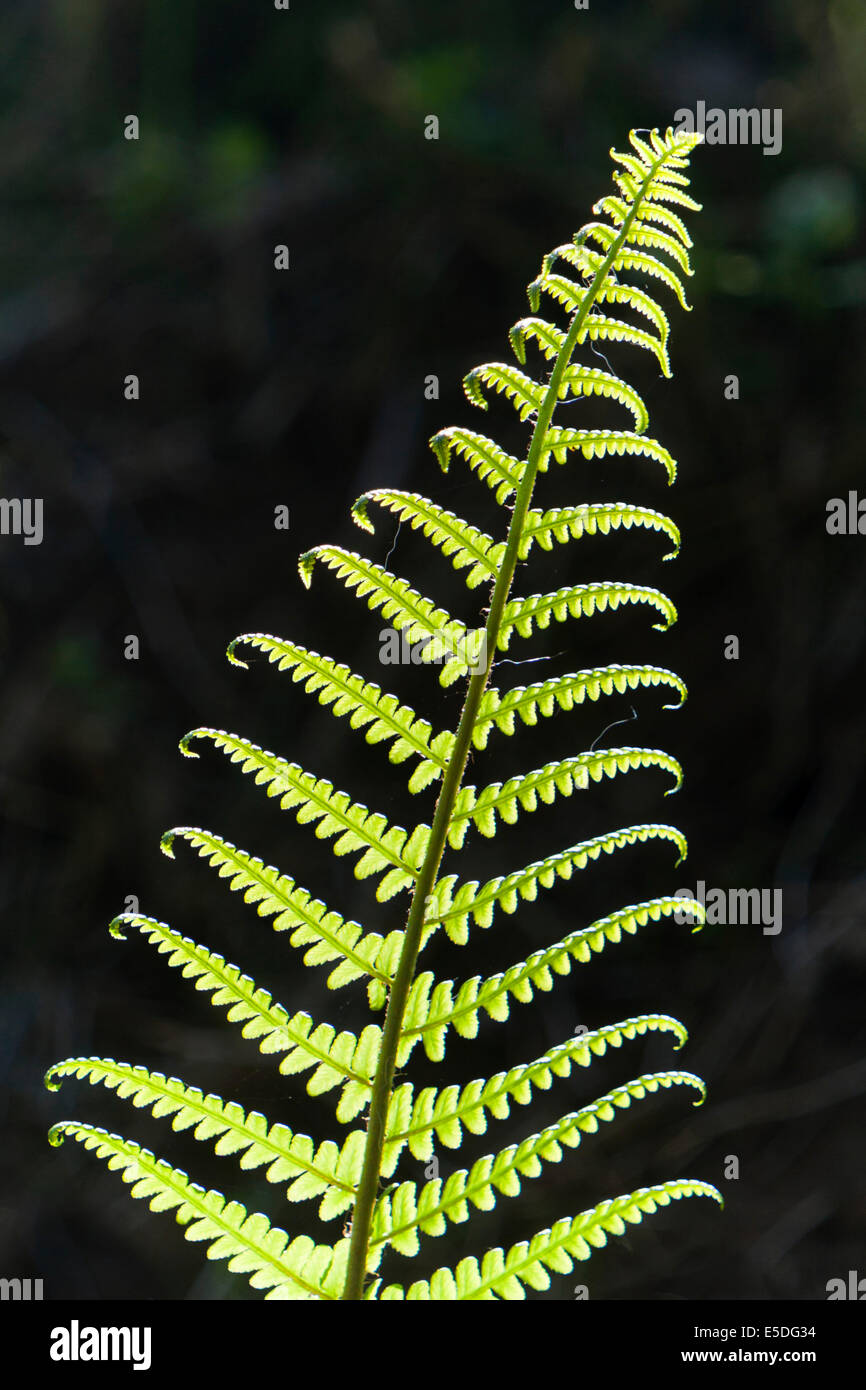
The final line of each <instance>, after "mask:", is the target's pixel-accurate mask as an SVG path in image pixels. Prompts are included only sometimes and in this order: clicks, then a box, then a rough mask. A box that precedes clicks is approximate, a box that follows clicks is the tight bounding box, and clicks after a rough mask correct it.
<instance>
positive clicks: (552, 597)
mask: <svg viewBox="0 0 866 1390" xmlns="http://www.w3.org/2000/svg"><path fill="white" fill-rule="evenodd" d="M626 603H646V604H649V605H650V607H652V608H655V609H656V610H657V611H658V612H659V613H661V615H662V617H663V618H666V619H667V622H664V623H653V628H654V629H655V630H656V631H657V632H666V631H667V629H668V628H669V627H670V626H671V625H672V624H673V623H675V622H676V620H677V610H676V608H675V607H674V605H673V603H672V602H671V600H670V599H669V598H668V597H667V595H666V594H663V593H662V592H661V590H659V589H653V588H650V587H649V586H647V585H645V584H620V583H617V582H616V581H615V580H606V581H605V582H604V583H602V584H575V585H574V586H573V587H572V588H564V589H557V590H555V592H554V593H551V594H528V595H527V596H526V597H525V598H515V599H511V601H510V602H509V603H508V604H507V605H506V608H505V612H504V614H503V618H502V626H501V628H500V630H499V640H498V642H497V646H498V647H499V649H500V650H501V651H507V650H508V647H509V645H510V642H511V637H512V634H513V633H515V632H516V633H517V635H518V636H519V637H531V636H532V630H533V627H537V628H539V629H542V630H543V629H544V628H547V627H549V626H550V620H551V618H553V619H554V620H555V621H556V622H558V623H561V622H564V621H565V620H566V618H591V617H592V615H593V613H604V612H605V610H606V609H608V608H609V609H611V611H613V610H614V609H616V608H620V607H621V606H622V605H623V604H626Z"/></svg>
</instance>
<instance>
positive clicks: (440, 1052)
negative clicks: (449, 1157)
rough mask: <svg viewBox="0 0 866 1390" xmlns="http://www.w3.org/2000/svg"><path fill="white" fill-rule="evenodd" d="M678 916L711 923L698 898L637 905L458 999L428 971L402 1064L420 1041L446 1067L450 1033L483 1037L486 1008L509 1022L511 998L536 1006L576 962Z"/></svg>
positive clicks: (408, 1016) (471, 985)
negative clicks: (540, 994)
mask: <svg viewBox="0 0 866 1390" xmlns="http://www.w3.org/2000/svg"><path fill="white" fill-rule="evenodd" d="M677 912H689V913H691V914H692V915H693V916H694V917H696V918H697V924H696V926H695V927H694V928H693V930H694V931H699V930H700V928H701V926H702V925H703V923H704V921H705V920H706V917H705V913H704V909H703V908H702V906H701V904H700V903H699V902H697V901H695V900H694V899H692V898H675V897H667V898H654V899H652V900H651V901H649V902H643V903H636V904H633V905H632V906H630V907H623V908H620V909H619V911H618V912H612V913H611V914H610V915H609V916H607V917H601V918H599V919H598V921H596V922H593V923H592V925H591V926H589V927H583V928H582V929H581V930H580V931H575V932H571V933H570V934H569V935H568V936H566V937H563V939H562V940H561V941H557V942H556V943H555V944H554V945H553V946H546V947H544V948H543V949H542V950H539V951H534V952H533V953H532V955H531V956H528V957H527V959H526V960H522V961H518V963H517V964H516V965H512V966H509V968H508V969H507V970H506V971H504V972H503V973H501V974H498V975H492V976H490V977H489V978H488V979H486V980H482V979H481V977H480V976H478V975H475V976H473V978H472V979H470V980H466V981H465V982H464V983H463V984H462V985H461V986H460V988H459V990H458V991H457V994H456V995H455V994H454V981H453V980H441V981H439V983H438V984H437V983H436V981H435V977H434V976H433V975H432V973H431V972H430V971H424V972H423V973H422V974H420V975H417V976H416V978H415V981H414V983H413V985H412V988H411V990H410V991H409V997H408V1000H407V1004H406V1013H405V1027H404V1029H403V1032H402V1036H401V1041H400V1048H399V1050H398V1053H397V1065H398V1066H403V1065H404V1063H405V1062H406V1061H407V1059H408V1058H409V1056H410V1054H411V1052H412V1050H413V1048H414V1047H415V1045H416V1044H417V1043H418V1042H423V1044H424V1050H425V1052H426V1053H427V1056H428V1057H429V1058H430V1060H431V1061H432V1062H441V1060H442V1058H443V1057H444V1055H445V1039H446V1035H447V1032H448V1029H449V1028H453V1029H454V1031H455V1032H456V1033H458V1034H459V1035H460V1037H462V1038H475V1037H477V1036H478V1023H479V1019H478V1015H479V1012H480V1010H481V1009H482V1008H483V1009H484V1011H485V1013H487V1014H488V1016H489V1017H490V1018H492V1019H493V1020H494V1021H495V1022H496V1023H504V1022H505V1020H506V1019H507V1018H508V1016H509V1007H510V1006H509V999H514V1000H515V1001H516V1002H517V1003H518V1004H529V1003H531V1001H532V999H533V997H534V991H535V990H536V989H540V990H543V991H547V990H550V989H552V988H553V975H554V974H556V975H568V974H569V973H570V971H571V962H572V960H576V961H577V962H578V963H579V964H581V965H585V964H586V963H587V962H588V961H589V960H590V958H591V956H592V955H593V954H594V953H596V954H597V953H599V952H601V951H603V950H604V947H605V946H606V944H607V943H608V942H609V941H610V942H613V943H614V944H616V943H618V942H620V941H621V940H622V934H623V932H625V933H626V934H627V935H629V936H634V934H635V933H636V932H637V929H638V927H643V926H646V924H647V923H648V922H650V921H652V922H658V921H660V920H661V918H662V917H672V916H673V915H674V913H677ZM551 972H553V973H551Z"/></svg>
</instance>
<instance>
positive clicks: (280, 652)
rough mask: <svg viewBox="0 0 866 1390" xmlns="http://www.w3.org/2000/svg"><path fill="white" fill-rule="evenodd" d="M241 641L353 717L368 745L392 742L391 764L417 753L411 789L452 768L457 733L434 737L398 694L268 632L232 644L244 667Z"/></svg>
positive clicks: (237, 663)
mask: <svg viewBox="0 0 866 1390" xmlns="http://www.w3.org/2000/svg"><path fill="white" fill-rule="evenodd" d="M242 643H247V644H248V645H249V646H251V647H254V648H255V649H256V650H258V651H261V652H265V653H266V654H267V657H268V660H269V661H270V662H271V663H272V664H273V665H276V667H277V668H278V670H280V671H291V672H292V680H293V681H295V682H303V684H304V689H305V690H306V691H307V692H308V693H309V694H311V695H313V694H317V695H318V697H319V704H321V705H329V706H330V707H331V712H332V714H334V715H336V716H337V717H338V718H339V717H341V716H343V715H347V714H348V715H350V719H349V723H350V725H351V727H352V728H353V729H364V731H365V733H364V737H365V738H366V740H367V742H368V743H384V742H386V741H387V740H389V739H393V740H394V742H393V743H392V744H391V748H390V750H389V753H388V758H389V760H390V761H391V762H392V763H403V762H405V761H406V759H407V758H409V757H411V756H412V754H417V756H418V757H419V758H420V759H421V761H420V763H419V765H418V767H416V769H415V771H414V773H413V774H412V777H411V779H410V782H409V789H410V791H413V792H414V791H421V790H422V789H423V788H424V787H426V786H428V785H429V783H430V782H433V781H435V780H436V778H437V777H441V775H442V773H443V772H444V770H445V768H446V767H447V766H448V757H449V755H450V753H451V750H452V748H453V746H454V735H453V733H450V732H444V733H438V734H434V733H433V730H432V728H431V726H430V724H428V722H427V720H426V719H419V718H418V717H417V715H416V714H415V712H414V710H411V709H410V708H409V707H408V705H401V704H400V701H399V700H398V699H397V697H396V695H386V694H385V693H384V692H383V691H382V690H381V689H380V687H379V686H378V685H375V684H374V683H373V682H372V681H365V680H364V678H363V677H362V676H358V675H355V674H354V672H352V671H350V669H349V667H348V666H343V665H341V664H339V663H338V662H336V661H333V660H332V658H331V657H329V656H320V655H319V653H318V652H313V651H310V650H308V648H306V647H302V646H300V644H299V643H297V642H287V641H286V640H285V639H284V638H282V637H272V636H271V635H270V634H269V633H266V632H247V633H244V634H243V635H242V636H241V637H236V638H235V639H234V641H232V642H230V643H229V647H228V652H227V655H228V658H229V660H230V661H231V662H232V663H233V664H234V665H235V666H242V667H243V668H244V669H246V665H247V663H246V662H245V661H241V659H240V658H239V657H238V656H236V655H235V652H236V650H237V648H238V647H239V646H240V645H241V644H242ZM368 726H369V727H368Z"/></svg>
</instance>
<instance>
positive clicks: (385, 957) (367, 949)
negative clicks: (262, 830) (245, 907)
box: [160, 825, 403, 1001]
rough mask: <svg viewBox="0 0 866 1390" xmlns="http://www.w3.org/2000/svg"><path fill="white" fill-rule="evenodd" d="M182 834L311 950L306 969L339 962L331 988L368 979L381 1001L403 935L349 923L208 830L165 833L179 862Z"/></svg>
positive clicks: (277, 926) (278, 926) (166, 847)
mask: <svg viewBox="0 0 866 1390" xmlns="http://www.w3.org/2000/svg"><path fill="white" fill-rule="evenodd" d="M178 836H180V837H181V838H182V839H184V840H186V841H187V842H188V843H189V844H190V845H192V846H193V848H194V849H197V850H198V852H199V854H200V855H201V857H202V858H203V859H205V860H207V862H208V863H209V864H210V865H211V867H212V868H215V869H217V870H218V871H219V875H220V878H227V879H228V880H229V887H230V889H231V890H232V891H233V892H241V893H243V896H244V902H247V903H256V904H257V907H258V913H259V916H260V917H271V916H272V917H274V918H275V920H274V922H273V928H274V930H275V931H289V930H291V929H292V928H294V931H293V932H292V936H291V938H290V940H291V943H292V945H293V946H298V947H304V946H306V947H307V948H308V949H307V951H306V954H305V955H304V964H305V965H328V964H330V963H331V962H332V961H335V960H339V961H340V964H339V965H338V966H337V967H336V968H335V969H334V970H332V971H331V973H330V975H329V976H328V988H329V989H340V988H341V986H343V985H347V984H349V983H351V981H352V980H358V979H362V978H368V979H369V980H370V984H371V987H373V990H372V997H373V998H374V999H376V1000H379V1001H381V1000H382V999H383V998H384V991H385V990H386V989H387V987H388V986H389V985H390V983H391V979H392V976H393V974H394V971H395V969H396V967H397V961H398V960H399V957H400V949H401V946H402V944H403V933H402V932H401V931H393V932H389V933H388V935H387V936H386V937H383V936H380V935H379V933H378V932H369V933H366V934H365V932H364V929H363V927H361V926H360V925H359V924H358V923H357V922H347V921H346V920H345V919H344V918H343V917H341V916H340V914H339V913H338V912H334V911H333V910H332V909H330V908H328V907H327V906H326V905H325V904H324V903H323V902H320V901H319V899H317V898H314V897H313V895H312V894H311V893H310V892H309V891H308V890H307V889H306V888H300V887H298V885H297V884H296V883H295V881H294V879H291V878H287V877H286V876H285V875H283V874H281V873H280V871H279V869H274V868H272V867H269V866H267V865H266V864H265V863H264V862H263V860H261V859H257V858H255V857H254V856H253V855H250V854H247V853H246V851H245V850H242V849H238V848H237V846H236V845H233V844H231V843H230V842H229V841H228V840H224V839H223V838H222V837H221V836H220V835H214V834H213V833H212V832H211V831H209V830H200V829H198V828H197V827H195V826H187V825H181V826H176V827H175V829H174V830H168V831H166V833H165V835H163V837H162V840H161V841H160V848H161V849H162V851H163V853H164V854H167V855H168V856H169V858H174V851H173V843H174V840H175V839H176V838H177V837H178Z"/></svg>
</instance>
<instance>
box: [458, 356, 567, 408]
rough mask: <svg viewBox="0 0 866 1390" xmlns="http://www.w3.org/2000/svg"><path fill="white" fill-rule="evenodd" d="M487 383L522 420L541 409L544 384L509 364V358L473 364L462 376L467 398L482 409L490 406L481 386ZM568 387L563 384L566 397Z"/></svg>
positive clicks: (563, 392)
mask: <svg viewBox="0 0 866 1390" xmlns="http://www.w3.org/2000/svg"><path fill="white" fill-rule="evenodd" d="M484 386H490V387H492V388H493V390H494V391H498V392H500V393H504V395H505V396H506V398H507V399H508V400H509V401H510V402H511V404H512V405H513V406H514V409H515V410H516V411H517V413H518V415H519V416H520V418H521V420H525V419H526V418H527V416H529V415H533V414H535V413H536V412H537V411H539V410H540V409H541V403H542V401H543V399H544V392H545V388H544V387H543V386H542V385H541V384H540V383H539V382H537V381H533V379H532V377H529V376H527V375H526V373H525V372H520V371H518V370H517V368H516V367H511V366H509V364H508V363H507V362H485V364H484V365H483V366H482V367H473V369H472V371H471V372H469V373H468V374H467V375H466V376H465V377H464V378H463V390H464V391H465V392H466V398H467V400H470V401H471V402H472V404H473V405H477V406H480V408H481V409H482V410H486V409H487V397H486V396H485V394H484V391H483V389H482V388H483V387H484ZM566 391H567V387H566V386H565V384H563V386H562V387H561V388H560V395H561V396H563V397H564V396H565V394H566Z"/></svg>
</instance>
